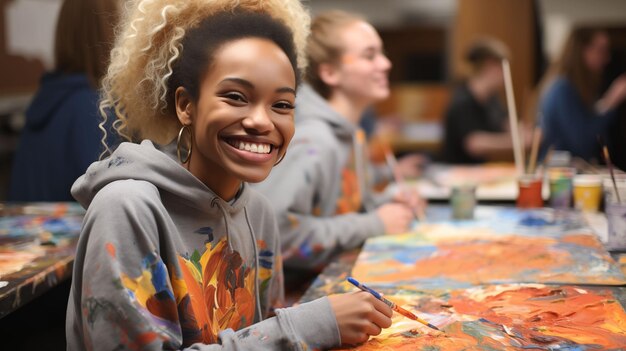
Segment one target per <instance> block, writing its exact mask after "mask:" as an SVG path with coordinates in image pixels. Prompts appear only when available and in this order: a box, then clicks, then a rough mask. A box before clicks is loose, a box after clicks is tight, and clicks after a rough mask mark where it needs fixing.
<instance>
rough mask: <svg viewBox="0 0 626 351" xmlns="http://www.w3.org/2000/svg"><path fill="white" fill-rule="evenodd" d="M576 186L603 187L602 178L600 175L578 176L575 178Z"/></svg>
mask: <svg viewBox="0 0 626 351" xmlns="http://www.w3.org/2000/svg"><path fill="white" fill-rule="evenodd" d="M574 185H580V186H600V185H602V176H600V175H598V174H578V175H576V176H574Z"/></svg>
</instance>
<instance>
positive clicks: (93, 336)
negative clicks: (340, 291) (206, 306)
mask: <svg viewBox="0 0 626 351" xmlns="http://www.w3.org/2000/svg"><path fill="white" fill-rule="evenodd" d="M159 199H160V198H159V192H158V190H157V189H156V188H155V187H154V186H152V185H151V184H149V183H145V182H136V181H130V182H126V181H125V182H115V183H112V184H109V185H108V186H107V187H105V188H104V189H103V190H101V191H100V193H98V195H96V197H95V198H94V200H93V202H92V203H91V205H90V207H89V210H88V211H87V214H86V217H85V220H84V223H83V230H82V232H81V238H80V241H79V245H78V249H77V255H76V261H75V266H74V279H73V282H72V291H71V294H70V301H69V307H68V313H67V339H68V340H67V342H68V350H84V349H89V350H113V349H120V350H126V349H141V350H178V349H182V348H183V345H182V341H183V335H182V331H183V330H184V329H183V325H182V324H183V323H185V320H186V319H185V316H186V312H187V311H188V310H189V309H195V308H202V307H203V304H202V303H205V302H204V300H201V302H200V303H199V302H198V301H197V300H194V301H192V302H190V303H189V304H188V305H185V304H180V303H179V302H180V301H179V299H180V298H181V297H180V296H179V295H178V294H177V293H176V292H175V289H173V286H174V285H176V284H180V282H177V281H176V279H175V277H176V276H175V275H172V274H171V272H172V271H173V270H175V269H177V267H176V263H175V262H176V260H175V259H174V260H172V259H171V257H168V255H167V254H165V253H164V252H163V251H162V250H160V247H161V246H162V245H163V244H162V243H163V241H164V240H165V239H164V238H163V237H161V236H160V235H161V234H159V233H163V232H167V231H170V230H174V229H175V227H173V223H171V219H170V217H169V215H168V214H167V212H166V211H165V209H164V208H163V205H162V204H161V202H160V200H159ZM192 318H195V317H193V315H192ZM339 344H340V336H339V331H338V327H337V322H336V319H335V316H334V313H333V311H332V308H331V306H330V303H329V301H328V299H327V298H322V299H318V300H315V301H313V302H311V303H307V304H303V305H300V306H297V307H293V308H287V309H278V310H276V316H275V317H272V318H269V319H266V320H263V321H261V322H258V323H256V324H253V325H251V326H249V327H247V328H244V329H241V330H239V331H236V332H235V331H233V330H232V329H225V330H222V331H220V332H219V334H218V338H217V340H215V343H213V344H210V345H207V344H193V345H191V346H190V347H189V349H192V350H303V349H307V348H308V349H311V348H320V349H326V348H331V347H337V346H339Z"/></svg>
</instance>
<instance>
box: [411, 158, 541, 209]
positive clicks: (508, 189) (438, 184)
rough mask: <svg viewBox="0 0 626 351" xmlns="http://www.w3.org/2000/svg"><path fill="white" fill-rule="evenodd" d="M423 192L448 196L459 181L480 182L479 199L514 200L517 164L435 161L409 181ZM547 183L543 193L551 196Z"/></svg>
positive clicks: (439, 197) (434, 197) (442, 197)
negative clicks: (440, 162) (466, 163)
mask: <svg viewBox="0 0 626 351" xmlns="http://www.w3.org/2000/svg"><path fill="white" fill-rule="evenodd" d="M407 183H408V184H410V185H412V186H414V187H415V188H416V189H417V191H418V192H419V194H420V195H421V196H422V197H424V198H426V199H429V200H447V199H449V198H450V194H451V191H452V187H453V186H455V185H465V184H473V185H476V186H477V188H476V199H477V200H479V201H510V202H513V201H515V199H516V198H517V193H518V187H517V176H516V171H515V165H513V164H509V163H502V164H498V163H494V164H486V165H477V166H458V165H455V166H453V165H446V164H432V165H430V166H428V168H427V169H426V172H425V173H424V176H423V177H421V178H419V179H417V180H413V181H409V182H407ZM548 194H549V188H548V185H547V183H546V184H544V187H543V197H544V199H547V198H548Z"/></svg>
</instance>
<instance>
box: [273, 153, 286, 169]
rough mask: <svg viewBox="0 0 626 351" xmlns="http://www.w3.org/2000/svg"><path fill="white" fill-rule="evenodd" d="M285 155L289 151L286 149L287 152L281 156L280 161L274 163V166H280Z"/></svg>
mask: <svg viewBox="0 0 626 351" xmlns="http://www.w3.org/2000/svg"><path fill="white" fill-rule="evenodd" d="M285 155H287V151H285V153H284V154H283V156H282V157H281V158H280V160H278V162H276V163H274V167H276V166H278V164H279V163H281V162H283V160H284V159H285Z"/></svg>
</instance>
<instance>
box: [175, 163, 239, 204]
mask: <svg viewBox="0 0 626 351" xmlns="http://www.w3.org/2000/svg"><path fill="white" fill-rule="evenodd" d="M194 164H198V163H194V162H193V159H191V160H190V161H189V162H188V163H187V164H185V165H183V166H184V167H185V168H187V170H188V171H189V172H191V174H193V175H194V176H195V177H196V178H198V179H199V180H200V181H201V182H202V183H204V185H206V186H207V187H208V188H209V189H211V191H213V192H214V193H215V195H217V196H219V197H220V198H221V199H222V200H224V201H230V200H232V199H233V198H234V197H235V195H237V192H238V191H239V189H240V188H241V183H242V182H241V180H239V179H233V177H232V176H230V175H228V174H226V172H225V171H224V170H223V169H221V168H219V167H212V170H211V172H210V173H208V174H207V172H206V171H205V170H204V169H196V167H193V166H194Z"/></svg>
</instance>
